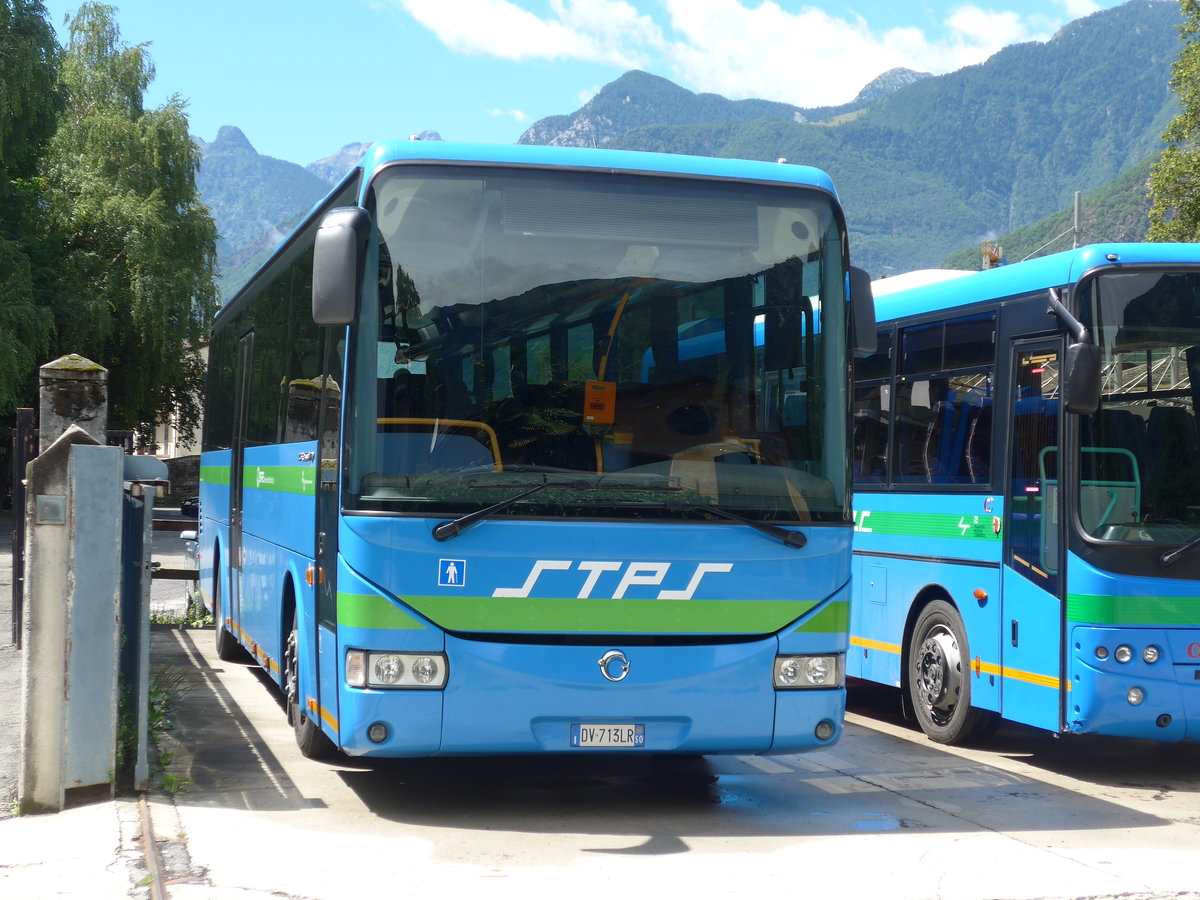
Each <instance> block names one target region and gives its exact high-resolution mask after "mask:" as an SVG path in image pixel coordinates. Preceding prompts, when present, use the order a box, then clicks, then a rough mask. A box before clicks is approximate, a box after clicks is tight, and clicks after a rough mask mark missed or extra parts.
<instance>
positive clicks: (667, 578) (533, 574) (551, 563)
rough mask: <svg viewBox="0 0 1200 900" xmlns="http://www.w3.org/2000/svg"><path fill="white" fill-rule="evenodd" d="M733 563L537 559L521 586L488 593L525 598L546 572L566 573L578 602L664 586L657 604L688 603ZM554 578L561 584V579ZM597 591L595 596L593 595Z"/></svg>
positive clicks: (728, 569) (619, 597) (729, 569)
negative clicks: (575, 588) (703, 583)
mask: <svg viewBox="0 0 1200 900" xmlns="http://www.w3.org/2000/svg"><path fill="white" fill-rule="evenodd" d="M731 571H733V563H695V564H694V563H683V564H679V563H674V564H673V563H669V562H598V561H592V560H580V561H576V560H571V559H539V560H535V561H534V563H533V567H532V568H531V569H530V570H529V575H528V576H527V577H526V578H525V582H524V584H522V585H521V586H520V587H502V588H496V590H494V591H492V596H493V597H529V596H531V595H532V594H533V591H534V589H535V588H536V587H537V584H538V581H539V579H541V577H542V576H543V575H544V574H545V573H547V572H567V573H571V575H569V576H567V577H573V578H575V579H576V582H575V583H576V584H578V593H577V594H576V595H575V596H576V598H577V599H579V600H586V599H589V598H591V597H592V596H593V595H595V596H597V597H609V598H611V599H613V600H620V599H622V598H624V596H625V592H626V591H628V590H629V589H630V588H631V587H634V586H638V585H667V586H668V589H666V590H660V591H659V592H658V599H659V600H691V599H692V597H693V596H694V595H695V593H696V589H697V588H698V587H699V586H700V582H701V581H703V580H704V578H705V577H706V576H708V575H718V574H721V575H723V574H728V573H729V572H731ZM551 577H554V578H555V580H556V583H557V584H560V585H561V584H562V580H561V578H562V576H551ZM597 591H599V593H596V592H597Z"/></svg>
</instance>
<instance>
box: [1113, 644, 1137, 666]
mask: <svg viewBox="0 0 1200 900" xmlns="http://www.w3.org/2000/svg"><path fill="white" fill-rule="evenodd" d="M1113 659H1115V660H1116V661H1117V662H1119V663H1127V662H1129V661H1130V660H1131V659H1133V649H1132V648H1131V647H1130V646H1129V645H1128V644H1122V645H1121V646H1120V647H1118V648H1117V649H1116V650H1114V651H1113Z"/></svg>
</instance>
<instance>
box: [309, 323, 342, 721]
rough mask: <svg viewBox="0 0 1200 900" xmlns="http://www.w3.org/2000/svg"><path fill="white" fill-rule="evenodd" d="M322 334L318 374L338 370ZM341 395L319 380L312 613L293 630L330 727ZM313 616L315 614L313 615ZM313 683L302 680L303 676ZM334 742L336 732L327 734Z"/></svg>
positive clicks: (334, 699) (334, 713) (334, 709)
mask: <svg viewBox="0 0 1200 900" xmlns="http://www.w3.org/2000/svg"><path fill="white" fill-rule="evenodd" d="M328 331H329V330H328V329H326V334H325V335H324V340H325V345H326V346H325V365H324V370H325V372H326V373H329V372H340V371H341V368H340V365H339V364H338V356H337V354H336V352H335V347H334V346H333V344H334V342H333V340H332V337H331V335H330V334H328ZM341 421H342V392H341V388H340V387H339V386H338V383H337V382H336V381H335V380H334V378H333V377H332V376H331V375H329V374H326V375H325V376H324V377H323V378H322V391H321V422H320V427H319V428H318V431H317V433H318V434H319V435H320V446H319V447H318V448H317V519H316V523H315V524H316V529H317V532H316V544H315V547H316V561H315V567H316V572H315V577H314V578H313V594H314V598H315V601H316V609H315V610H300V611H298V612H299V613H300V614H301V621H300V623H299V627H300V628H301V629H302V631H303V632H305V633H306V636H307V638H308V639H309V640H310V641H311V643H309V644H308V645H307V647H311V648H315V649H314V650H313V651H309V652H302V653H301V656H300V658H301V660H302V662H304V661H308V660H315V661H316V666H315V667H314V666H310V665H305V668H306V670H307V672H306V673H305V674H302V675H301V684H302V686H303V685H304V684H313V692H314V693H315V694H316V697H315V698H314V699H316V701H317V705H318V708H319V709H320V710H322V712H323V715H322V716H321V717H320V719H319V722H320V724H321V727H323V728H325V729H327V730H330V729H333V725H332V722H336V721H338V717H339V710H338V690H337V689H338V662H339V657H338V648H337V556H338V540H337V537H338V519H339V514H340V506H341V495H340V493H339V492H338V486H339V483H340V482H339V478H338V465H339V458H340V447H341V439H340V435H341ZM314 613H315V615H314ZM310 677H311V678H313V679H314V681H311V682H310V681H307V679H308V678H310ZM330 737H332V738H333V739H334V740H335V741H336V740H337V737H338V736H337V734H336V732H335V733H334V734H332V735H330Z"/></svg>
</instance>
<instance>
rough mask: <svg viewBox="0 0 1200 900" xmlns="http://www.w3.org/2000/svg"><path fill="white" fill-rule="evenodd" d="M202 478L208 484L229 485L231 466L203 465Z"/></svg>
mask: <svg viewBox="0 0 1200 900" xmlns="http://www.w3.org/2000/svg"><path fill="white" fill-rule="evenodd" d="M200 480H201V481H202V482H205V483H206V484H221V485H224V486H225V487H229V467H228V466H201V467H200Z"/></svg>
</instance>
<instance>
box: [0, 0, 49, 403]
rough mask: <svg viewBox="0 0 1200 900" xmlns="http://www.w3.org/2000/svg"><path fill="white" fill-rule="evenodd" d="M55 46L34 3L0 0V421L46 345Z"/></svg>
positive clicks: (28, 385)
mask: <svg viewBox="0 0 1200 900" xmlns="http://www.w3.org/2000/svg"><path fill="white" fill-rule="evenodd" d="M58 59H59V46H58V43H57V41H56V40H55V38H54V30H53V29H52V28H51V27H50V24H49V22H48V21H47V20H46V10H45V9H44V8H43V6H42V4H41V2H40V0H0V415H3V414H6V413H8V412H10V411H11V410H12V409H13V408H14V407H15V406H17V405H18V404H19V403H20V402H21V401H22V400H23V399H24V395H25V394H27V392H28V391H30V390H32V387H33V381H34V373H35V372H36V370H37V365H38V363H39V362H40V361H44V360H41V359H40V358H41V357H42V356H44V354H45V353H46V352H47V349H48V347H49V336H50V330H51V319H50V314H49V311H48V310H46V309H45V308H44V307H42V306H41V305H40V304H39V303H38V300H37V292H36V290H35V270H36V269H37V268H38V265H37V263H36V262H35V260H39V259H44V258H45V254H44V253H43V252H42V248H41V247H39V246H38V245H37V244H36V242H35V238H34V234H35V232H36V229H34V228H32V227H31V223H32V222H33V220H34V217H35V216H36V215H37V212H38V208H39V207H38V204H37V202H36V200H37V186H36V181H35V180H34V179H32V178H31V176H32V175H33V174H34V172H35V170H36V167H37V161H38V158H39V156H40V154H41V152H42V150H43V148H44V147H45V145H46V142H47V140H49V138H50V135H51V134H52V133H53V131H54V127H55V123H56V121H57V115H58V111H59V109H60V107H61V104H60V102H59V92H58V88H57V78H58V73H57V66H58Z"/></svg>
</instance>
